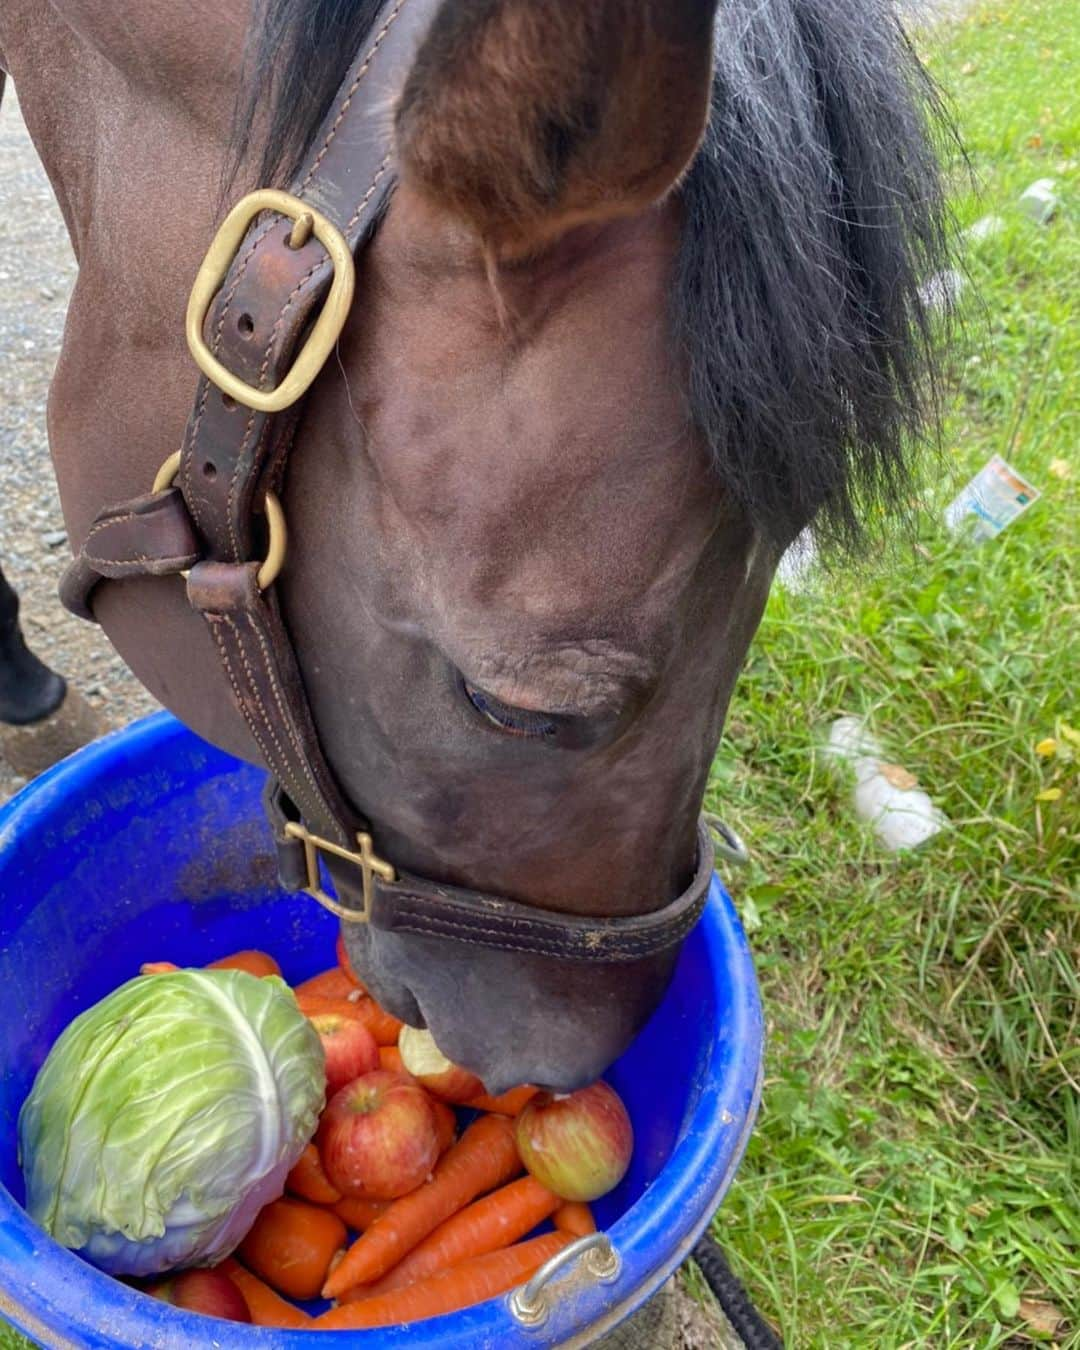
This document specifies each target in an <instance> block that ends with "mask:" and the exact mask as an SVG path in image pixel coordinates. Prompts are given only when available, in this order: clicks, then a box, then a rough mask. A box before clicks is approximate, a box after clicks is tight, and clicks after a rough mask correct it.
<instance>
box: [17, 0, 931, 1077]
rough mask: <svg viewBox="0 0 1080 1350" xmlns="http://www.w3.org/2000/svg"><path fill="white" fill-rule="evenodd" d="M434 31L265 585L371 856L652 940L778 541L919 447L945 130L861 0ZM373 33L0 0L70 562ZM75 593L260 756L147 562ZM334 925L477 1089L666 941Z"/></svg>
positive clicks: (261, 2)
mask: <svg viewBox="0 0 1080 1350" xmlns="http://www.w3.org/2000/svg"><path fill="white" fill-rule="evenodd" d="M410 2H411V0H403V3H410ZM399 7H400V6H399ZM431 8H432V11H433V12H432V16H431V19H430V23H429V24H428V25H427V26H426V27H425V29H424V30H423V32H422V33H421V34H420V36H419V38H418V40H417V44H416V47H415V49H414V51H413V52H412V55H411V59H410V61H409V62H408V63H407V68H405V69H403V70H402V72H401V78H400V79H399V80H398V82H397V84H396V86H395V88H394V90H393V92H392V96H388V97H387V98H386V99H385V106H382V107H380V108H379V109H377V110H376V111H375V113H374V114H373V115H375V116H378V117H380V118H382V119H383V121H384V123H385V127H386V134H387V135H388V136H391V137H392V141H393V151H394V153H393V164H394V170H393V172H394V183H395V186H394V190H393V193H392V195H390V196H389V197H388V200H387V204H386V206H385V209H384V210H383V213H382V215H381V218H380V220H379V222H378V228H377V230H375V232H374V234H373V237H372V238H371V239H370V241H369V242H368V243H366V246H365V247H364V248H363V250H362V252H361V253H360V254H359V256H358V258H357V264H356V266H357V281H356V297H357V298H356V300H355V301H354V302H353V304H352V307H351V309H350V311H349V314H348V317H347V319H346V320H345V322H344V327H343V330H342V332H341V334H340V338H339V340H338V342H337V345H336V348H335V349H334V352H333V354H332V356H331V357H330V359H328V360H327V362H326V364H325V366H324V367H323V368H322V370H321V373H320V374H319V375H318V377H317V379H316V381H315V383H314V385H313V387H312V392H311V395H310V397H309V399H308V401H307V404H306V405H305V408H304V411H303V414H302V419H301V421H300V423H299V426H298V428H297V430H296V433H295V443H294V449H293V452H292V455H291V457H290V460H289V466H288V472H287V476H286V478H285V481H284V483H283V485H282V493H281V502H282V509H283V511H284V515H285V517H286V518H287V520H288V528H289V551H288V560H287V564H286V566H285V568H284V570H283V571H282V573H281V575H280V577H279V578H278V580H277V582H276V584H275V587H274V589H275V591H276V595H277V603H278V604H279V605H280V612H281V615H282V617H283V621H284V623H285V625H286V627H287V629H288V633H289V635H290V638H291V642H292V646H293V649H294V651H295V655H296V661H297V664H298V667H299V673H300V676H301V678H302V683H303V688H304V690H305V692H306V697H307V700H308V702H309V705H310V708H311V710H312V714H313V718H314V725H315V727H316V728H317V732H318V740H319V743H320V745H321V748H322V752H323V754H324V755H325V758H326V761H327V762H328V763H329V765H330V767H331V769H332V771H333V774H334V776H335V777H336V779H337V781H338V783H339V785H340V787H341V789H342V791H343V793H344V795H345V796H346V797H347V798H348V799H349V801H350V802H351V803H353V804H354V806H355V807H356V809H357V810H358V811H361V812H362V813H363V814H364V816H365V817H366V818H367V819H368V820H370V821H371V822H372V829H373V835H374V839H375V841H376V844H377V846H378V849H379V852H380V853H381V854H382V855H383V857H386V858H390V859H392V860H393V862H394V864H395V865H396V866H397V867H399V868H402V869H406V870H407V871H408V872H409V873H410V874H416V875H420V876H427V877H431V878H434V879H435V880H436V882H437V883H439V884H442V885H445V886H447V887H464V888H469V889H470V890H472V891H476V892H481V893H494V894H497V895H500V896H504V897H510V898H511V899H512V901H514V902H516V903H517V904H518V905H522V906H526V907H529V908H530V909H534V910H535V911H536V913H537V914H538V915H539V914H541V913H542V914H544V915H546V916H552V915H556V916H564V917H565V919H566V921H567V923H568V924H573V923H574V922H576V921H578V920H585V919H588V920H591V921H594V922H596V921H599V922H603V923H607V922H610V923H612V924H615V923H616V922H617V921H618V920H620V919H622V920H626V919H635V920H636V919H641V920H645V919H647V918H649V917H650V916H652V915H655V914H656V913H657V912H659V911H661V910H662V909H663V907H665V906H667V905H668V904H670V903H671V901H672V897H675V896H678V895H680V893H682V892H684V891H685V889H686V888H687V886H688V885H689V884H690V880H691V877H692V876H693V874H694V872H695V868H696V867H698V866H699V865H700V861H701V850H702V848H703V845H702V844H701V840H700V834H699V829H698V817H699V812H700V809H701V805H702V801H703V796H704V792H705V787H706V782H707V777H708V772H709V767H710V763H711V760H712V757H713V755H714V753H715V750H716V747H717V744H718V741H719V737H720V734H721V729H722V726H723V722H724V717H725V714H726V710H727V706H728V702H729V699H730V697H731V694H732V690H733V687H734V685H735V682H736V678H737V675H738V672H739V670H740V667H741V665H742V663H743V661H744V658H745V656H746V653H747V650H748V647H749V644H750V642H751V639H752V637H753V635H754V632H755V630H756V628H757V626H758V623H759V620H760V618H761V615H762V612H763V608H764V605H765V602H766V598H767V595H768V592H769V588H770V584H771V581H772V577H773V573H774V571H775V568H776V565H777V562H778V559H779V558H780V556H781V555H782V553H783V552H784V550H785V548H786V547H788V545H789V544H790V543H791V541H792V540H793V539H794V538H795V537H796V536H797V535H798V534H799V533H800V532H801V531H802V530H804V529H806V528H808V527H812V528H813V530H814V532H815V535H816V537H817V538H818V540H819V542H821V544H822V546H823V547H827V546H832V547H833V548H834V549H835V554H834V556H836V557H838V558H843V557H846V556H850V557H856V556H858V553H859V551H860V550H865V548H866V547H867V541H868V540H870V539H872V538H873V537H874V534H873V532H874V530H875V529H876V525H875V522H877V521H878V520H879V519H880V518H881V517H882V516H883V515H887V514H888V513H889V512H890V511H893V510H895V509H903V506H904V503H905V502H906V501H907V499H908V497H909V493H910V488H909V484H910V477H911V472H912V466H913V463H914V457H915V456H916V455H917V454H918V451H919V448H920V446H922V445H925V444H926V443H927V440H928V438H932V436H933V426H934V417H935V394H934V389H935V380H934V377H933V371H934V368H935V361H936V360H937V341H938V332H937V329H936V327H935V321H934V316H933V315H931V314H930V313H929V312H928V308H927V300H926V297H925V293H924V292H923V291H922V287H923V284H924V282H925V281H926V279H927V277H928V276H930V275H931V274H933V273H934V272H936V271H937V270H939V269H940V268H941V267H943V266H944V265H945V264H946V263H947V261H948V255H949V248H950V243H949V232H948V227H947V212H946V209H945V204H944V196H943V189H942V182H941V174H940V170H939V162H940V149H939V138H940V135H941V131H940V128H941V125H942V123H941V110H940V105H939V101H938V99H937V97H936V94H935V91H934V89H933V87H932V84H931V82H930V81H929V79H928V77H927V76H926V74H925V72H924V71H923V69H922V67H921V65H920V63H919V61H918V59H917V56H916V54H915V52H914V51H913V48H912V45H911V43H910V41H909V40H908V38H907V36H906V34H905V32H904V30H903V27H902V25H901V23H900V22H899V20H898V18H897V16H896V15H895V13H894V12H893V7H892V4H891V2H890V0H724V2H723V3H722V4H719V5H718V4H717V3H716V0H595V3H592V4H587V5H586V4H582V3H581V0H545V3H543V4H540V3H537V0H442V3H441V4H437V5H433V6H431ZM381 10H382V6H381V5H380V4H379V3H378V0H251V4H250V8H249V7H248V5H246V4H244V3H241V0H212V2H211V0H192V3H191V4H188V5H184V6H176V5H172V4H168V3H165V0H139V3H132V0H117V2H116V3H114V4H111V5H107V6H102V5H99V4H96V3H94V2H93V0H5V4H4V7H3V9H2V11H0V68H2V69H3V70H4V71H6V72H7V73H8V74H9V75H10V76H11V78H12V79H13V81H14V84H15V86H16V88H17V90H18V94H19V98H20V103H21V106H22V109H23V113H24V116H25V120H26V123H27V125H28V128H29V131H30V134H31V136H32V137H33V140H34V142H35V145H36V147H37V149H38V152H39V154H40V156H41V158H42V160H43V162H44V165H45V167H46V169H47V171H48V174H49V177H50V179H51V182H52V184H53V187H54V189H55V192H56V196H57V200H58V202H59V205H60V208H61V210H62V212H63V215H64V218H65V221H66V224H67V228H68V230H69V232H70V235H71V240H72V244H73V247H74V250H75V254H76V257H77V259H78V265H79V272H78V280H77V284H76V286H75V289H74V293H73V295H72V298H71V303H70V308H69V312H68V317H67V326H66V330H65V334H64V341H63V346H62V350H61V353H60V357H59V362H58V365H57V368H56V374H55V378H54V380H53V383H52V388H51V392H50V398H49V405H48V423H49V433H50V441H51V447H52V453H53V458H54V464H55V470H56V474H57V478H58V483H59V487H60V492H61V497H62V503H63V509H64V514H65V519H66V524H67V529H68V534H69V538H70V540H71V541H72V545H73V547H74V548H75V549H76V550H78V549H79V547H80V544H81V542H82V541H84V540H85V539H86V537H87V535H88V532H89V531H90V529H91V527H92V522H93V521H94V517H95V513H96V512H97V511H98V510H99V508H100V507H101V506H102V504H103V503H107V502H114V501H117V500H118V499H121V498H124V497H130V496H133V495H134V494H138V493H144V492H146V490H147V488H148V486H149V484H150V482H151V481H152V480H153V479H154V476H155V473H156V471H157V469H158V467H159V465H160V464H161V462H162V460H163V459H165V458H166V457H167V456H168V455H170V454H171V453H172V452H173V451H175V450H176V449H177V447H178V446H179V445H180V444H181V443H182V441H183V438H184V435H185V423H186V419H187V414H188V410H189V408H190V406H191V397H192V389H193V379H194V375H195V371H194V367H193V365H192V363H191V358H190V356H189V354H188V351H187V348H186V346H185V342H184V316H185V305H186V302H187V297H188V291H189V288H190V285H191V279H192V277H193V276H194V275H195V273H196V271H197V269H198V267H199V264H200V261H201V259H202V257H203V254H204V252H205V250H206V246H207V243H208V241H209V240H210V239H211V238H212V236H213V235H214V232H215V229H216V227H217V225H218V223H219V221H220V220H221V217H222V215H223V212H224V211H225V209H226V207H227V206H228V205H229V204H230V202H231V201H232V200H234V199H235V198H236V197H238V196H239V195H240V194H241V192H246V191H247V190H249V189H253V188H257V187H259V188H261V187H281V186H283V185H286V184H288V183H289V182H290V181H291V180H292V177H293V175H294V174H295V172H296V170H297V167H298V166H299V165H300V164H301V163H302V162H303V160H304V156H305V154H306V153H308V151H309V149H310V146H311V143H312V139H313V137H314V135H315V132H316V129H317V127H318V126H319V124H320V122H321V121H322V119H323V118H324V116H325V115H326V114H327V111H328V109H330V108H331V106H332V104H333V100H334V97H335V91H336V90H337V89H338V87H339V85H340V83H341V80H342V77H343V75H344V73H345V71H346V70H347V69H348V67H349V65H350V63H351V62H352V61H353V60H354V58H355V57H356V54H357V53H358V52H359V51H361V49H362V48H363V46H364V44H365V43H366V42H370V41H371V35H372V29H373V26H374V25H375V24H376V22H377V21H378V16H379V14H380V12H381ZM394 12H395V13H396V12H397V11H396V10H395V11H394ZM93 612H94V617H95V619H96V620H97V621H98V622H99V623H100V624H101V625H102V626H103V627H104V629H105V631H106V632H107V634H108V636H109V637H110V639H111V640H112V642H113V643H114V645H115V646H116V648H117V649H118V650H119V652H120V653H121V654H122V656H123V657H124V659H125V661H126V662H127V663H128V664H129V665H130V667H131V669H132V670H133V671H134V673H135V674H136V675H137V676H138V678H139V679H140V680H141V681H142V682H143V683H144V684H145V685H146V686H147V687H148V688H149V689H150V690H151V691H152V692H153V693H154V694H155V695H156V696H157V698H158V699H160V700H161V702H162V703H163V704H165V705H166V706H167V707H168V708H170V709H171V710H172V711H173V712H174V713H175V714H176V715H177V716H178V717H180V718H181V719H182V720H183V721H184V722H185V723H187V724H188V725H189V726H190V727H192V728H193V729H194V730H195V731H197V732H198V733H199V734H200V735H202V736H203V737H205V738H206V739H208V740H209V741H211V742H213V743H215V744H216V745H218V746H220V747H222V748H224V749H225V750H227V751H230V752H232V753H233V754H235V755H237V756H239V757H240V758H242V759H245V760H248V761H251V762H253V763H256V764H258V763H262V762H264V759H265V755H264V753H263V752H262V750H261V749H260V746H259V745H257V744H256V743H255V741H254V740H253V737H252V734H251V732H250V730H249V726H248V724H247V723H246V722H245V720H244V718H243V717H242V716H241V711H240V708H239V706H238V697H237V695H236V692H235V691H234V690H233V689H231V688H230V686H229V684H228V683H227V681H226V679H225V676H224V674H223V672H222V668H221V663H220V661H219V659H218V653H217V652H216V651H215V649H214V645H213V642H212V640H211V636H210V635H209V633H208V630H207V626H206V624H204V623H203V622H202V620H201V618H200V616H199V615H198V614H196V613H195V612H194V611H193V609H192V607H191V605H190V604H189V603H188V600H187V598H186V592H185V586H184V583H183V580H182V579H181V578H180V577H175V576H174V577H168V578H159V577H148V576H132V577H129V578H127V579H125V580H121V581H113V582H109V583H108V584H105V585H102V586H101V587H100V588H99V589H98V590H97V591H96V592H95V593H94V599H93ZM798 715H799V713H798V709H792V716H798ZM346 943H347V947H348V951H349V953H350V956H351V958H352V960H353V963H354V965H355V966H356V967H357V969H358V971H359V973H360V975H361V977H362V978H363V979H364V981H365V983H367V984H368V986H369V987H370V988H371V989H372V991H373V992H374V993H375V994H376V995H377V996H378V997H379V999H380V1000H381V1001H382V1002H383V1003H384V1004H385V1006H386V1007H387V1008H388V1009H389V1010H390V1011H392V1012H394V1013H395V1014H396V1015H397V1016H399V1017H401V1018H402V1019H403V1020H404V1021H406V1022H408V1023H410V1024H412V1025H414V1026H421V1027H422V1026H426V1027H428V1028H429V1029H430V1030H431V1032H432V1034H433V1035H434V1037H435V1040H436V1042H437V1044H438V1045H439V1046H440V1047H441V1049H442V1050H443V1051H444V1053H446V1054H447V1055H448V1057H449V1058H451V1059H452V1060H455V1061H456V1062H459V1063H461V1064H463V1065H465V1066H466V1067H467V1068H469V1069H471V1070H472V1071H473V1072H475V1073H477V1074H478V1075H479V1076H480V1077H481V1078H482V1079H483V1081H484V1083H485V1084H486V1086H487V1087H488V1089H489V1091H493V1092H497V1091H500V1090H502V1089H503V1088H505V1087H508V1086H510V1085H512V1084H516V1083H519V1082H522V1081H532V1082H537V1083H540V1084H542V1085H545V1086H548V1087H550V1088H552V1089H555V1090H559V1091H568V1090H571V1089H573V1088H574V1087H577V1086H579V1085H581V1084H583V1083H586V1082H589V1081H591V1080H592V1079H595V1078H596V1077H597V1076H598V1075H599V1074H600V1073H601V1072H602V1071H603V1070H604V1069H605V1068H606V1067H607V1065H608V1064H609V1063H610V1062H611V1061H612V1060H613V1059H614V1058H615V1057H616V1056H617V1055H618V1054H619V1053H621V1051H622V1050H623V1049H624V1048H625V1046H626V1045H627V1044H628V1043H629V1041H630V1039H631V1038H632V1037H633V1035H634V1034H636V1032H637V1031H638V1030H639V1029H640V1027H641V1026H642V1025H643V1023H644V1021H645V1020H646V1019H647V1017H648V1016H649V1015H650V1014H651V1012H652V1011H653V1009H654V1008H655V1007H656V1005H657V1003H658V1001H659V999H660V997H661V996H662V994H663V991H664V989H665V987H666V985H667V983H668V981H669V980H670V978H671V976H672V971H673V969H674V964H675V960H676V955H677V950H678V948H677V945H676V946H673V947H667V948H665V949H663V950H661V951H655V952H650V953H649V954H648V955H646V956H644V957H643V958H642V959H640V960H637V961H633V962H630V963H622V964H610V965H606V964H604V963H603V962H600V963H589V962H586V961H573V960H569V961H567V960H557V959H551V958H549V957H547V956H543V955H532V956H530V955H528V954H523V953H522V952H520V951H519V952H507V951H500V950H496V949H493V948H490V947H485V946H483V945H470V944H468V943H458V942H455V941H453V940H449V939H446V938H443V939H440V940H438V941H433V940H430V939H419V938H418V939H415V940H413V941H412V942H411V943H410V942H409V941H404V940H403V941H397V940H395V939H393V938H392V936H391V935H388V934H385V933H380V932H378V931H376V930H375V929H373V928H372V927H370V926H369V927H367V928H364V927H363V926H362V925H347V926H346Z"/></svg>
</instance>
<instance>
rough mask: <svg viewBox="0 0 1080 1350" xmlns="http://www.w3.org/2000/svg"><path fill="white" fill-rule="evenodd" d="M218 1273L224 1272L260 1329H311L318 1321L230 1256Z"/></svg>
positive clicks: (219, 1267)
mask: <svg viewBox="0 0 1080 1350" xmlns="http://www.w3.org/2000/svg"><path fill="white" fill-rule="evenodd" d="M218 1270H223V1271H224V1272H225V1274H226V1275H228V1277H229V1279H230V1280H232V1282H233V1284H235V1285H236V1287H237V1289H239V1290H240V1292H241V1293H242V1294H243V1296H244V1300H245V1301H246V1303H247V1305H248V1311H249V1312H250V1313H251V1320H252V1321H253V1322H254V1323H255V1325H256V1326H257V1327H296V1328H297V1329H299V1328H301V1327H309V1326H311V1323H312V1321H313V1320H314V1319H313V1318H312V1317H310V1316H309V1315H308V1314H307V1313H306V1312H303V1311H302V1310H301V1309H300V1308H297V1307H294V1306H293V1304H291V1303H289V1302H288V1301H287V1300H286V1299H283V1298H282V1297H281V1295H280V1294H275V1293H274V1291H273V1290H272V1289H271V1288H270V1286H269V1285H268V1284H264V1283H263V1282H262V1280H260V1279H259V1277H258V1276H257V1275H252V1273H251V1271H250V1270H245V1269H244V1267H243V1266H242V1265H241V1264H240V1262H239V1261H234V1260H233V1259H232V1257H231V1256H230V1257H229V1258H228V1260H226V1261H223V1262H222V1263H221V1265H220V1266H218Z"/></svg>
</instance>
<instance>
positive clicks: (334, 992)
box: [293, 966, 364, 1003]
mask: <svg viewBox="0 0 1080 1350" xmlns="http://www.w3.org/2000/svg"><path fill="white" fill-rule="evenodd" d="M293 993H294V994H295V995H296V996H297V998H300V997H301V996H302V995H306V994H317V995H318V996H319V997H320V998H347V999H348V1000H349V1002H350V1003H356V1002H357V1001H358V1000H359V999H362V998H363V997H364V991H363V990H362V989H360V988H359V987H358V986H357V985H355V984H353V982H352V980H350V979H349V977H348V975H346V974H345V972H344V971H343V970H342V969H341V967H340V966H334V968H333V969H332V970H324V971H323V972H322V974H321V975H312V977H311V979H310V980H303V981H302V982H301V983H300V984H298V985H296V986H294V988H293Z"/></svg>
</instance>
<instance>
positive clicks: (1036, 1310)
mask: <svg viewBox="0 0 1080 1350" xmlns="http://www.w3.org/2000/svg"><path fill="white" fill-rule="evenodd" d="M1017 1312H1018V1314H1019V1316H1020V1319H1021V1321H1023V1322H1026V1323H1027V1325H1028V1326H1029V1327H1030V1328H1031V1329H1032V1331H1042V1332H1045V1333H1046V1335H1048V1336H1053V1335H1055V1334H1056V1333H1057V1332H1059V1331H1062V1330H1063V1329H1064V1327H1065V1324H1066V1322H1067V1320H1068V1319H1067V1318H1066V1316H1065V1314H1064V1313H1063V1312H1062V1311H1061V1309H1060V1308H1056V1307H1055V1306H1054V1305H1053V1304H1052V1303H1043V1302H1041V1301H1040V1300H1039V1299H1035V1298H1022V1299H1021V1300H1020V1307H1019V1308H1018V1309H1017Z"/></svg>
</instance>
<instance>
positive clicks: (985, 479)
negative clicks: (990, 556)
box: [945, 455, 1041, 539]
mask: <svg viewBox="0 0 1080 1350" xmlns="http://www.w3.org/2000/svg"><path fill="white" fill-rule="evenodd" d="M1040 496H1041V493H1040V492H1039V490H1038V488H1036V487H1033V486H1032V484H1031V483H1029V482H1028V481H1027V479H1026V478H1022V477H1021V476H1020V474H1018V473H1017V472H1016V470H1015V469H1014V468H1013V467H1012V465H1011V464H1006V462H1005V461H1004V460H1003V459H1002V458H1001V456H1000V455H994V456H992V457H991V458H990V459H989V460H987V462H986V463H985V464H984V465H983V466H982V468H981V469H980V470H979V472H978V473H977V474H976V475H975V477H974V478H972V479H971V481H970V482H969V483H967V484H965V485H964V487H963V488H961V490H960V492H959V494H958V495H957V496H956V497H954V498H953V500H952V501H951V502H950V503H949V505H948V506H947V507H946V508H945V524H946V525H948V527H949V528H950V529H951V530H956V529H958V528H959V527H960V526H961V525H963V524H965V523H967V524H970V525H971V533H972V536H973V537H974V538H975V539H993V538H994V537H995V536H996V535H999V534H1000V533H1001V531H1002V530H1003V529H1004V528H1005V526H1006V525H1009V524H1011V522H1012V521H1014V520H1015V519H1016V517H1017V516H1018V515H1020V514H1021V513H1022V512H1024V511H1026V510H1027V509H1028V507H1029V506H1031V505H1032V504H1033V503H1035V502H1037V501H1038V500H1039V497H1040ZM971 516H974V517H975V519H974V521H973V522H972V521H970V520H969V517H971Z"/></svg>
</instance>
